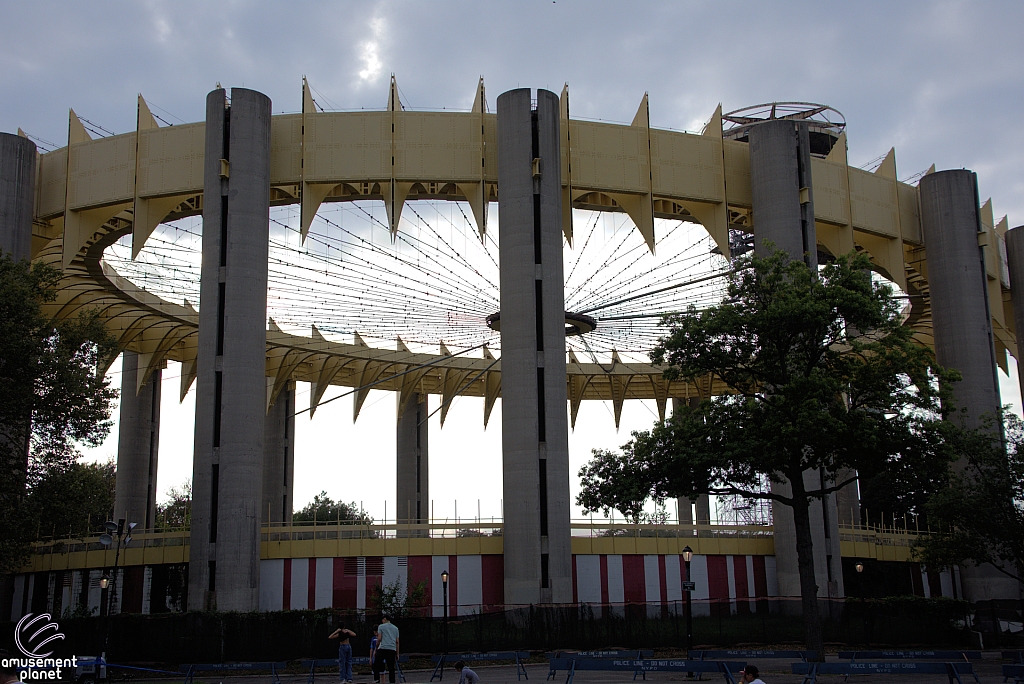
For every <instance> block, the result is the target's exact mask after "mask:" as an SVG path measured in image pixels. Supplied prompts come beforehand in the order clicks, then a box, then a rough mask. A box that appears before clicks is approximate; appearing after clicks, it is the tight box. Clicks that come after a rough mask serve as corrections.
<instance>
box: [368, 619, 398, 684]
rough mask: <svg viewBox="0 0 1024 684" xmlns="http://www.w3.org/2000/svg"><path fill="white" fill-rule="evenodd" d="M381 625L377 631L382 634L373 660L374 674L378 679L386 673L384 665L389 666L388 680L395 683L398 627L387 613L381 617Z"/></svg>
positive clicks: (392, 683)
mask: <svg viewBox="0 0 1024 684" xmlns="http://www.w3.org/2000/svg"><path fill="white" fill-rule="evenodd" d="M380 620H381V622H380V627H378V628H377V633H378V634H380V643H379V644H378V646H377V656H376V657H375V658H374V660H373V676H374V679H377V678H379V677H380V675H382V674H383V673H384V666H385V665H387V668H388V681H389V682H391V684H395V664H396V663H397V662H398V628H397V627H395V626H394V625H393V624H391V616H389V615H388V614H387V613H385V614H384V615H382V616H381V618H380Z"/></svg>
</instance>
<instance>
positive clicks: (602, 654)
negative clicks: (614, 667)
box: [547, 649, 654, 681]
mask: <svg viewBox="0 0 1024 684" xmlns="http://www.w3.org/2000/svg"><path fill="white" fill-rule="evenodd" d="M653 657H654V651H653V650H644V649H639V650H637V651H636V655H633V651H624V650H618V651H558V652H556V653H555V654H554V655H553V656H549V660H550V659H551V658H554V659H558V658H596V659H598V660H600V659H603V658H618V659H620V660H621V659H622V658H636V659H637V660H643V659H645V658H653ZM637 675H643V678H644V681H646V680H647V674H646V673H645V672H642V671H637V672H634V673H633V679H634V680H636V676H637ZM555 676H556V672H555V670H552V669H548V676H547V679H554V678H555Z"/></svg>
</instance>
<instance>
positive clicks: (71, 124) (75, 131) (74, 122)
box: [68, 109, 92, 145]
mask: <svg viewBox="0 0 1024 684" xmlns="http://www.w3.org/2000/svg"><path fill="white" fill-rule="evenodd" d="M68 111H70V112H71V114H70V116H68V145H73V144H75V143H83V142H89V141H90V140H92V136H91V135H89V131H87V130H85V126H83V125H82V120H81V119H79V118H78V115H77V114H75V110H74V109H71V110H68Z"/></svg>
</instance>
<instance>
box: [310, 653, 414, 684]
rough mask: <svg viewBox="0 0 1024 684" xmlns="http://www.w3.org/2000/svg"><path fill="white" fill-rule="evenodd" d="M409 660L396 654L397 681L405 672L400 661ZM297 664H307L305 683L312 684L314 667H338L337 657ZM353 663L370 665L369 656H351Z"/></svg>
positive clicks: (402, 677) (314, 679)
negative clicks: (307, 672)
mask: <svg viewBox="0 0 1024 684" xmlns="http://www.w3.org/2000/svg"><path fill="white" fill-rule="evenodd" d="M407 662H409V656H407V655H403V656H398V661H397V662H396V663H395V674H396V675H397V676H398V681H400V682H404V681H405V673H404V672H402V663H407ZM299 664H301V665H302V667H306V666H307V665H308V666H309V674H308V675H307V676H306V684H313V683H314V682H315V681H316V668H318V667H335V668H336V667H338V659H337V658H328V659H326V660H319V659H318V660H301V661H299ZM352 664H353V665H370V664H371V663H370V658H369V657H368V656H360V657H358V658H352Z"/></svg>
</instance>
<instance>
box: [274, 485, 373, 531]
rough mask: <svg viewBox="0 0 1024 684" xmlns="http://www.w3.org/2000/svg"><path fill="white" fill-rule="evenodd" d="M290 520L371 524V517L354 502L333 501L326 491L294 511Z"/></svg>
mask: <svg viewBox="0 0 1024 684" xmlns="http://www.w3.org/2000/svg"><path fill="white" fill-rule="evenodd" d="M292 520H293V521H294V522H316V523H317V524H318V525H336V524H338V522H339V521H340V522H342V523H354V524H358V525H372V524H373V518H371V517H370V516H369V514H367V513H365V512H363V511H361V510H359V508H358V507H357V506H356V505H355V503H344V502H342V501H335V500H334V499H332V498H331V497H329V496H328V495H327V492H326V491H322V492H320V493H319V494H317V495H316V496H314V497H313V500H312V501H311V502H309V503H308V504H306V506H305V507H304V508H303V509H302V510H300V511H296V512H295V513H294V514H293V516H292Z"/></svg>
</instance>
